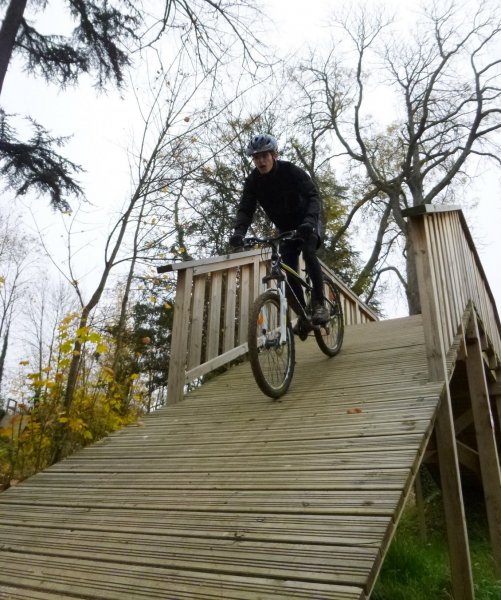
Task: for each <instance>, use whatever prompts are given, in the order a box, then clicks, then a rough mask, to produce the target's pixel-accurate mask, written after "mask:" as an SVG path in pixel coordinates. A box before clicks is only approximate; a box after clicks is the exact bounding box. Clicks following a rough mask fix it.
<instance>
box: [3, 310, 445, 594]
mask: <svg viewBox="0 0 501 600" xmlns="http://www.w3.org/2000/svg"><path fill="white" fill-rule="evenodd" d="M297 350H298V356H297V365H296V373H295V378H294V381H293V383H292V386H291V390H290V391H289V393H288V394H287V395H286V396H285V397H284V398H283V399H282V400H281V401H272V400H270V399H269V398H266V397H265V396H263V395H262V394H261V392H259V390H258V389H257V387H256V385H255V383H254V381H253V379H252V377H251V374H250V368H249V366H248V364H245V363H244V364H242V365H239V366H237V367H233V368H232V369H230V370H229V371H227V372H226V373H225V374H223V375H221V376H218V377H216V378H214V379H213V380H212V381H210V382H209V383H207V384H206V385H204V386H203V387H202V388H201V389H199V390H197V391H195V392H193V393H191V394H190V395H188V396H187V397H186V398H185V400H184V401H183V402H181V403H180V404H177V405H174V406H171V407H167V408H165V409H162V410H161V411H159V412H157V413H155V414H152V415H149V416H148V417H147V418H145V419H144V422H143V423H140V424H138V425H137V426H133V427H129V428H127V429H125V430H123V431H121V432H119V433H117V434H115V435H112V436H110V437H109V438H107V439H105V440H103V441H101V442H100V443H97V444H95V445H93V446H91V447H89V448H87V449H85V450H83V451H81V452H79V453H78V454H76V455H75V456H73V457H70V458H69V459H67V460H64V461H63V462H61V463H59V464H57V465H55V466H53V467H52V468H50V469H48V470H47V471H45V472H43V473H40V474H38V475H36V476H34V477H32V478H30V479H29V480H27V481H25V482H24V483H22V484H21V485H19V486H18V487H16V488H11V489H9V490H8V491H6V492H4V493H2V494H0V540H1V541H0V561H1V564H2V575H1V577H0V599H2V600H4V599H10V600H55V599H63V598H64V599H68V600H70V599H88V600H97V599H99V600H105V599H106V600H124V599H125V600H136V599H138V600H139V599H143V600H144V599H155V598H156V599H162V600H181V599H183V600H202V599H203V600H215V599H224V600H237V599H238V600H243V599H245V600H251V599H252V600H257V599H260V600H262V599H268V598H269V599H271V598H273V599H276V600H292V599H306V598H307V599H309V600H330V599H336V600H352V599H353V600H355V599H357V600H360V599H364V598H368V597H369V595H370V591H371V590H372V587H373V584H374V581H375V578H376V576H377V573H378V569H379V567H380V565H381V562H382V559H383V557H384V554H385V552H386V550H387V548H388V545H389V543H390V540H391V537H392V534H393V532H394V529H395V526H396V523H397V522H398V518H399V515H400V512H401V510H402V508H403V505H404V503H405V500H406V498H407V496H408V494H409V492H410V490H411V487H412V481H413V478H414V475H415V473H416V469H417V467H418V465H419V463H420V460H421V457H422V454H423V452H424V449H425V446H426V443H427V440H428V438H429V436H430V434H431V431H432V428H433V422H434V415H435V412H436V408H437V404H438V401H439V396H440V393H441V389H442V384H440V383H428V376H427V363H426V357H425V352H424V341H423V332H422V327H421V320H420V317H412V318H404V319H395V320H390V321H382V322H377V323H369V324H364V325H360V326H353V327H349V328H347V330H346V335H345V343H344V347H343V350H342V352H341V353H340V354H339V355H338V356H337V357H335V358H333V359H328V358H327V357H324V355H323V354H321V353H320V351H319V350H318V348H317V347H316V345H315V342H314V340H313V339H311V340H308V341H307V342H305V343H302V344H301V343H299V342H298V344H297Z"/></svg>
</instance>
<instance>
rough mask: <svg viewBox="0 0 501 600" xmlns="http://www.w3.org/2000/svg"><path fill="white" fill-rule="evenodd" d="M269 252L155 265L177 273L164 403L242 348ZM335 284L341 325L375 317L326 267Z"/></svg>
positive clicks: (257, 251)
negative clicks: (339, 304) (341, 320)
mask: <svg viewBox="0 0 501 600" xmlns="http://www.w3.org/2000/svg"><path fill="white" fill-rule="evenodd" d="M268 260H269V251H268V250H266V249H264V250H263V249H257V250H248V251H243V252H235V253H232V254H226V255H223V256H214V257H209V258H206V259H201V260H190V261H180V262H175V263H171V264H169V265H164V266H161V267H159V268H158V269H157V271H158V272H159V273H176V274H177V287H176V299H175V302H174V321H173V326H172V336H171V353H170V365H169V381H168V393H167V401H168V402H169V403H172V402H177V401H179V400H180V399H181V398H182V395H183V391H184V387H185V385H186V384H187V383H190V382H192V381H194V380H195V379H197V378H199V377H201V376H202V375H205V374H206V373H208V372H210V371H212V370H214V369H217V368H219V367H221V366H223V365H225V364H227V363H228V362H230V361H232V360H235V359H237V358H238V357H240V356H242V355H243V354H245V353H246V352H247V321H248V314H249V311H250V308H251V306H252V302H253V300H254V298H256V297H257V296H258V294H259V293H260V292H261V289H262V285H261V281H262V277H263V275H264V274H265V270H266V262H267V261H268ZM322 268H323V269H324V271H325V272H326V273H328V275H329V276H330V277H332V278H333V279H334V281H335V283H336V284H337V285H338V287H339V289H340V292H341V298H342V302H343V308H344V312H345V323H346V324H354V323H364V322H367V321H374V320H378V316H377V314H376V313H375V312H374V311H373V310H372V309H371V308H369V307H368V306H367V305H365V304H364V303H363V302H362V301H361V300H360V299H359V298H358V297H357V296H356V295H355V294H354V293H353V292H352V291H351V289H350V288H348V287H347V286H346V285H345V284H344V283H343V282H342V281H341V280H340V279H339V278H338V277H337V276H336V275H335V274H334V273H333V272H332V271H331V270H330V269H328V268H327V266H326V265H324V264H322Z"/></svg>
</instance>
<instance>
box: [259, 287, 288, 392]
mask: <svg viewBox="0 0 501 600" xmlns="http://www.w3.org/2000/svg"><path fill="white" fill-rule="evenodd" d="M247 341H248V347H249V360H250V364H251V367H252V373H253V374H254V379H255V380H256V383H257V384H258V386H259V388H260V389H261V391H262V392H264V393H265V394H266V395H267V396H270V397H271V398H279V397H280V396H282V395H283V394H285V392H286V391H287V390H288V389H289V385H290V383H291V381H292V376H293V374H294V364H295V347H294V334H293V333H292V326H291V324H290V320H289V318H287V326H286V331H285V338H282V336H281V335H280V300H279V297H278V294H277V293H276V292H274V291H272V290H269V291H267V292H264V294H261V295H260V296H259V297H258V298H257V299H256V301H255V302H254V305H253V308H252V312H251V315H250V318H249V330H248V338H247Z"/></svg>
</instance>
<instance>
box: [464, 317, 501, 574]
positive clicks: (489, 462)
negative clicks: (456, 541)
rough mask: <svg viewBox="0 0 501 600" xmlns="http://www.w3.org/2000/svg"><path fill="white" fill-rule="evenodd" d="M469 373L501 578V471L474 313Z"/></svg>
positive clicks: (493, 540)
mask: <svg viewBox="0 0 501 600" xmlns="http://www.w3.org/2000/svg"><path fill="white" fill-rule="evenodd" d="M467 345H468V359H467V360H466V371H467V375H468V388H469V391H470V398H471V405H472V411H473V421H474V424H475V433H476V438H477V446H478V454H479V459H480V469H481V473H482V483H483V488H484V495H485V505H486V510H487V519H488V522H489V533H490V538H491V544H492V550H493V555H494V561H495V563H496V569H497V572H498V574H499V575H501V471H500V467H499V457H498V450H497V446H496V438H495V432H494V419H493V416H492V412H491V407H490V401H489V389H488V386H487V379H486V376H485V367H484V360H483V355H482V347H481V340H480V336H479V331H478V323H477V318H476V315H475V313H474V312H473V313H472V317H471V320H470V327H469V335H468V338H467Z"/></svg>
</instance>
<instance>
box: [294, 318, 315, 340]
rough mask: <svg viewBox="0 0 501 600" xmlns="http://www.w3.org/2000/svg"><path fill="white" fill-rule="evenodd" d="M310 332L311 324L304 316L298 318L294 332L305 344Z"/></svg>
mask: <svg viewBox="0 0 501 600" xmlns="http://www.w3.org/2000/svg"><path fill="white" fill-rule="evenodd" d="M310 331H311V325H310V323H309V322H308V321H307V320H306V319H305V318H304V317H303V316H299V317H298V318H297V321H296V324H295V325H294V329H293V332H294V333H295V334H296V335H297V336H298V337H299V339H300V340H301V341H302V342H304V340H305V339H306V338H307V337H308V334H309V333H310Z"/></svg>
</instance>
